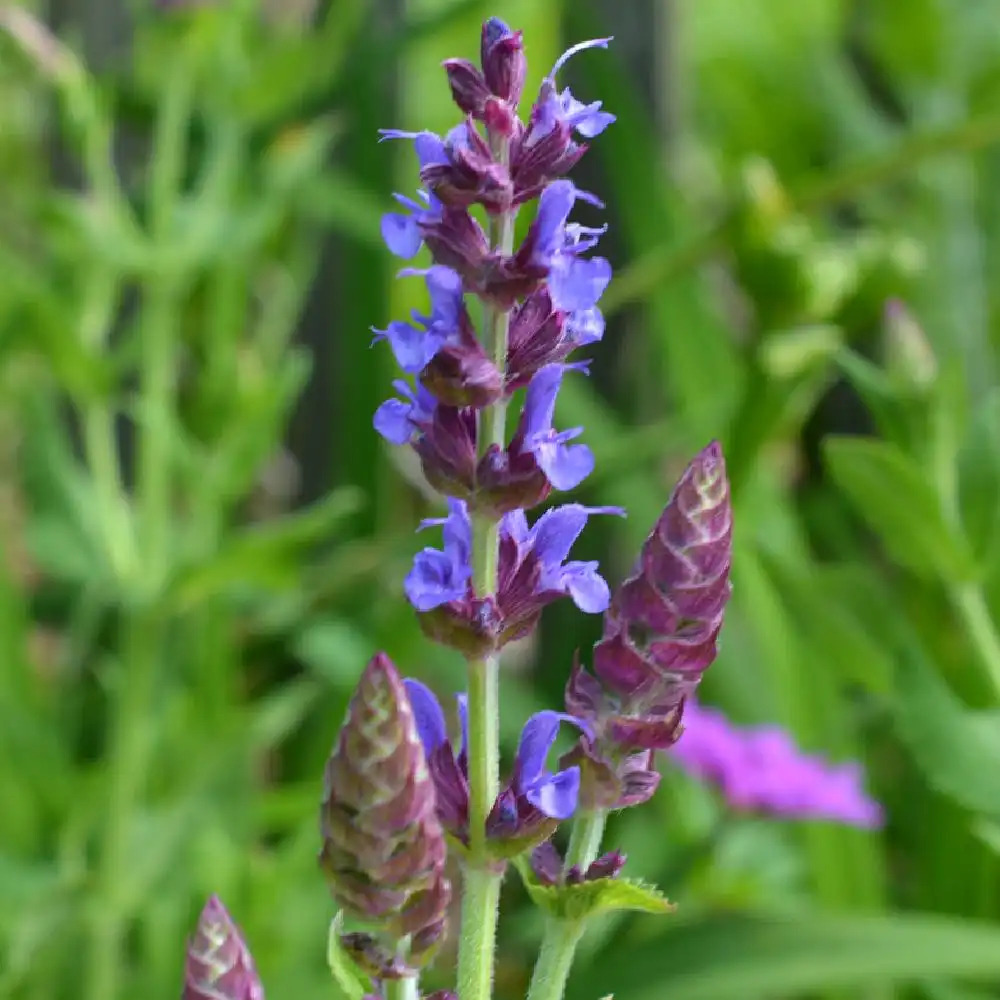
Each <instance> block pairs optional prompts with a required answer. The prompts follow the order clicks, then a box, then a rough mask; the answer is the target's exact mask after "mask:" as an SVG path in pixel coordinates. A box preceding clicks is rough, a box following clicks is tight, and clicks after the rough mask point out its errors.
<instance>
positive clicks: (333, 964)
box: [326, 913, 371, 1000]
mask: <svg viewBox="0 0 1000 1000" xmlns="http://www.w3.org/2000/svg"><path fill="white" fill-rule="evenodd" d="M343 929H344V914H343V913H338V914H337V915H336V916H335V917H334V918H333V920H331V921H330V936H329V937H328V938H327V942H326V962H327V965H329V966H330V971H331V972H332V973H333V978H334V979H335V980H336V981H337V985H338V986H339V987H340V989H341V990H342V991H343V993H344V996H346V997H347V1000H361V998H362V997H363V996H364V995H365V994H366V993H369V992H370V991H371V983H370V982H369V980H368V977H367V976H366V975H365V973H364V972H362V971H361V969H359V968H358V967H357V966H356V965H355V964H354V961H353V960H352V959H351V957H350V955H348V954H347V953H346V952H345V951H344V949H343V948H341V946H340V934H341V931H342V930H343Z"/></svg>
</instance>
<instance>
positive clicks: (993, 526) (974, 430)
mask: <svg viewBox="0 0 1000 1000" xmlns="http://www.w3.org/2000/svg"><path fill="white" fill-rule="evenodd" d="M958 484H959V497H960V503H961V508H962V523H963V525H964V528H965V533H966V536H967V537H968V539H969V542H970V544H971V545H972V547H973V549H974V551H975V553H976V557H977V558H978V559H979V561H980V562H981V563H982V564H983V565H988V564H992V563H993V562H994V561H995V556H996V552H997V547H998V545H1000V389H998V390H994V391H993V392H991V393H989V395H987V397H986V398H985V399H984V400H983V402H982V404H981V405H980V406H979V408H978V409H977V411H976V413H975V414H974V415H973V418H972V421H971V424H970V426H969V429H968V431H967V433H966V436H965V440H964V441H963V442H962V446H961V448H960V449H959V453H958Z"/></svg>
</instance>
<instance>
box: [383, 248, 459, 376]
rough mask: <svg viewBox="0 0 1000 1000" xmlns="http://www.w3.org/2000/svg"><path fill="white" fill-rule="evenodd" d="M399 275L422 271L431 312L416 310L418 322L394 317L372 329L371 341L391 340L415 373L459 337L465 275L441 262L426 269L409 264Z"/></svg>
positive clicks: (407, 367) (400, 360) (407, 369)
mask: <svg viewBox="0 0 1000 1000" xmlns="http://www.w3.org/2000/svg"><path fill="white" fill-rule="evenodd" d="M399 273H400V275H422V276H423V278H424V281H425V282H426V284H427V292H428V294H429V295H430V299H431V311H430V315H429V316H423V315H421V314H420V313H418V312H417V311H416V310H414V311H413V314H412V316H413V320H414V321H415V323H416V324H417V325H416V326H414V325H413V324H412V323H406V322H404V321H402V320H395V321H393V322H392V323H390V324H389V327H388V329H386V330H373V332H374V334H375V337H374V339H373V340H372V343H373V344H375V343H377V342H378V341H380V340H388V341H389V346H390V347H391V348H392V353H393V354H394V355H395V357H396V361H397V362H398V364H399V367H400V368H402V370H403V371H404V372H406V373H407V374H408V375H416V374H418V373H419V372H420V371H422V370H423V368H424V367H425V366H426V365H427V364H428V362H429V361H430V360H431V359H432V358H433V357H434V355H435V354H437V353H438V351H439V350H441V348H442V347H444V345H445V344H447V343H448V342H449V341H452V340H455V339H457V338H458V335H459V330H460V327H461V324H462V322H463V320H464V313H465V304H464V299H463V296H462V279H461V277H459V275H458V274H457V273H456V272H455V271H453V270H451V268H449V267H442V266H440V265H438V264H435V265H433V266H432V267H428V268H425V269H422V270H421V269H417V268H406V269H405V270H403V271H400V272H399Z"/></svg>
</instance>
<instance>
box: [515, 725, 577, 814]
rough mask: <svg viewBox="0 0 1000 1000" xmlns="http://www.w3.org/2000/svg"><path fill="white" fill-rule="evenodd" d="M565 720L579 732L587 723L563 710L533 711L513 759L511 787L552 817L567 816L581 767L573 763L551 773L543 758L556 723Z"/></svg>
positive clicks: (573, 806)
mask: <svg viewBox="0 0 1000 1000" xmlns="http://www.w3.org/2000/svg"><path fill="white" fill-rule="evenodd" d="M562 722H568V723H570V725H573V726H576V727H577V729H580V730H581V731H584V732H585V731H586V725H585V724H584V723H582V722H581V721H580V720H579V719H574V718H573V716H572V715H567V714H566V713H564V712H553V711H549V710H546V711H542V712H536V713H535V714H534V715H533V716H531V718H530V719H528V721H527V722H526V723H525V724H524V728H523V729H522V730H521V740H520V742H519V743H518V747H517V757H516V758H515V760H514V774H513V777H512V778H511V790H512V791H513V793H514V795H515V796H518V797H519V796H523V797H524V798H525V799H527V801H528V802H529V803H531V805H533V806H534V807H535V808H536V809H537V810H538V811H539V812H541V813H544V814H545V815H546V816H549V817H551V818H552V819H569V817H570V816H572V815H573V812H574V810H575V809H576V801H577V795H578V794H579V792H580V768H578V767H576V766H575V765H574V766H572V767H567V768H565V769H564V770H562V771H556V772H554V773H553V772H552V771H549V770H548V769H547V768H546V766H545V761H546V758H547V757H548V755H549V751H550V750H551V749H552V747H553V745H554V744H555V741H556V736H557V735H558V733H559V724H560V723H562Z"/></svg>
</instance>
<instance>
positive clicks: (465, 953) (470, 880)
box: [458, 136, 514, 1000]
mask: <svg viewBox="0 0 1000 1000" xmlns="http://www.w3.org/2000/svg"><path fill="white" fill-rule="evenodd" d="M490 145H491V148H492V150H493V155H494V158H495V159H496V160H497V162H500V163H506V162H507V159H508V155H509V148H508V140H507V139H505V138H503V137H502V136H491V137H490ZM489 236H490V245H491V246H492V247H493V248H494V249H495V250H497V251H499V252H500V253H504V254H509V253H510V252H511V250H512V248H513V242H514V212H513V210H511V211H507V212H503V213H501V214H499V215H497V216H491V218H490V232H489ZM509 325H510V315H509V313H508V312H507V311H505V310H502V309H499V308H497V307H495V306H491V305H489V304H487V305H486V306H485V307H484V309H483V332H482V336H483V346H484V347H485V349H486V352H487V354H488V355H489V356H490V357H491V358H492V359H493V362H494V363H495V364H496V366H497V368H498V369H499V370H500V371H501V372H503V371H504V370H505V369H506V362H507V332H508V328H509ZM506 418H507V409H506V401H505V400H503V399H501V400H499V401H498V402H496V403H495V404H494V405H493V406H491V407H488V408H487V409H486V410H484V411H482V412H481V413H480V423H479V450H480V453H484V452H485V451H486V450H487V449H488V448H489V447H490V446H491V445H494V444H495V445H498V446H499V447H501V448H503V447H504V446H505V445H506V441H507V424H506ZM498 547H499V535H498V527H497V522H496V521H495V520H494V519H492V518H483V517H476V519H475V535H474V538H473V550H472V575H473V585H474V586H475V590H476V594H477V595H479V596H484V595H486V594H492V593H495V591H496V589H497V553H498ZM499 719H500V694H499V657H497V656H496V655H493V656H487V657H484V658H482V659H479V660H473V661H472V662H471V663H470V664H469V858H468V861H467V863H466V865H465V873H464V880H463V887H462V925H461V932H460V937H459V948H458V992H459V998H460V1000H489V998H490V996H491V994H492V987H493V960H494V952H495V950H496V931H497V918H498V907H499V902H500V883H501V880H502V879H503V872H502V870H498V869H497V866H496V865H495V864H494V863H492V862H491V860H490V858H489V856H488V853H487V849H486V818H487V816H488V815H489V811H490V809H491V808H492V806H493V802H494V801H495V800H496V797H497V792H498V791H499V784H500V745H499Z"/></svg>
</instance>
